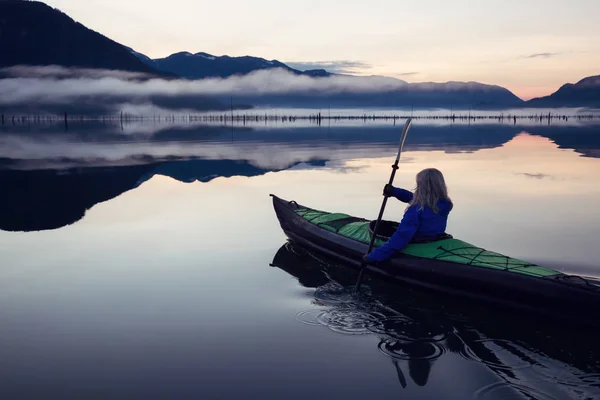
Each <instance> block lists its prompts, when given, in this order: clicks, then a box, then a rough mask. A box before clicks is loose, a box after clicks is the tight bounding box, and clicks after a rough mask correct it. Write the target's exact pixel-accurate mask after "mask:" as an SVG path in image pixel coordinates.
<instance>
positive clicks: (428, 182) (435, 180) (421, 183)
mask: <svg viewBox="0 0 600 400" xmlns="http://www.w3.org/2000/svg"><path fill="white" fill-rule="evenodd" d="M440 199H444V200H447V201H449V202H450V203H452V200H450V197H448V189H447V187H446V181H445V180H444V175H442V173H441V172H440V171H439V170H437V169H435V168H427V169H424V170H423V171H421V172H419V173H418V174H417V187H416V189H415V193H414V196H413V199H412V201H411V202H410V204H409V207H410V206H414V205H418V206H420V207H419V208H420V209H421V210H422V209H423V208H424V207H425V206H427V207H429V208H431V209H432V210H433V212H435V213H437V212H439V209H438V207H437V203H438V201H439V200H440Z"/></svg>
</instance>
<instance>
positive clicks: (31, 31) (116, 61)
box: [0, 0, 170, 76]
mask: <svg viewBox="0 0 600 400" xmlns="http://www.w3.org/2000/svg"><path fill="white" fill-rule="evenodd" d="M0 54H2V56H1V57H0V68H3V67H10V66H15V65H36V66H43V65H60V66H64V67H80V68H95V69H113V70H122V71H131V72H142V73H148V74H153V75H162V76H166V75H167V74H165V73H163V72H160V71H158V70H156V69H155V68H152V67H151V66H148V65H146V64H144V63H143V62H141V61H140V60H139V59H138V58H137V57H135V56H134V55H133V54H131V53H130V52H129V51H128V50H127V49H126V48H125V47H123V46H122V45H121V44H119V43H117V42H114V41H112V40H110V39H108V38H106V37H105V36H103V35H101V34H99V33H97V32H94V31H92V30H90V29H88V28H86V27H85V26H83V25H81V24H80V23H78V22H75V21H74V20H73V19H71V18H70V17H69V16H67V15H66V14H64V13H62V12H61V11H59V10H57V9H54V8H52V7H49V6H48V5H46V4H44V3H41V2H37V1H22V0H2V1H0ZM169 75H170V74H169Z"/></svg>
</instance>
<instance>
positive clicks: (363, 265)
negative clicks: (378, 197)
mask: <svg viewBox="0 0 600 400" xmlns="http://www.w3.org/2000/svg"><path fill="white" fill-rule="evenodd" d="M411 123H412V118H409V119H407V120H406V124H404V130H403V131H402V136H401V137H400V147H399V148H398V155H397V156H396V162H395V163H394V165H392V175H391V176H390V182H389V184H390V185H391V184H392V183H394V177H395V176H396V171H397V170H398V163H399V162H400V155H401V154H402V149H403V148H404V141H405V140H406V136H407V135H408V130H409V129H410V124H411ZM387 200H388V197H387V196H385V195H384V196H383V204H382V205H381V210H379V217H377V222H376V223H375V229H373V236H372V237H371V243H370V244H369V250H368V251H367V254H370V253H371V251H372V250H373V246H374V245H375V238H376V237H377V229H379V223H380V222H381V218H382V217H383V212H384V211H385V206H386V204H387ZM366 269H367V265H366V263H365V262H364V261H362V262H361V264H360V272H359V274H358V280H357V281H356V290H357V291H358V290H359V289H360V284H361V282H362V278H363V275H364V273H365V270H366Z"/></svg>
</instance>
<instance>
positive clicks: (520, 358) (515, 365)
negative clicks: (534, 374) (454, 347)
mask: <svg viewBox="0 0 600 400" xmlns="http://www.w3.org/2000/svg"><path fill="white" fill-rule="evenodd" d="M478 345H482V346H484V347H485V351H482V352H481V353H482V354H485V357H486V358H483V357H482V356H480V355H478V354H477V352H476V350H474V349H473V348H474V347H478ZM489 345H491V346H489ZM502 345H504V347H503V346H502ZM516 346H517V345H516V344H515V343H513V342H511V341H509V340H503V339H482V340H475V341H473V342H472V344H471V345H467V344H465V345H464V347H463V348H462V349H461V350H460V351H459V352H458V354H460V356H462V357H463V358H465V359H467V360H469V361H476V362H479V363H481V364H484V365H487V366H488V367H490V368H494V369H500V370H505V371H515V370H519V369H524V368H528V367H531V366H532V365H536V363H537V362H536V361H535V360H533V359H531V358H530V357H525V355H524V354H523V353H521V352H520V351H519V350H518V349H517V348H516ZM507 347H508V348H507ZM510 348H512V349H513V351H511V350H510ZM490 353H491V354H492V355H493V356H494V359H493V360H492V359H490V355H489V354H490ZM518 353H521V355H519V354H518ZM500 358H502V359H500Z"/></svg>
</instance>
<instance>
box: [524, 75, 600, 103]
mask: <svg viewBox="0 0 600 400" xmlns="http://www.w3.org/2000/svg"><path fill="white" fill-rule="evenodd" d="M526 105H527V106H528V107H600V75H596V76H590V77H587V78H584V79H582V80H580V81H579V82H577V83H575V84H571V83H567V84H566V85H563V86H562V87H561V88H560V89H558V90H557V91H556V92H554V93H552V94H551V95H550V96H546V97H538V98H535V99H531V100H529V101H528V102H527V103H526Z"/></svg>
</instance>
